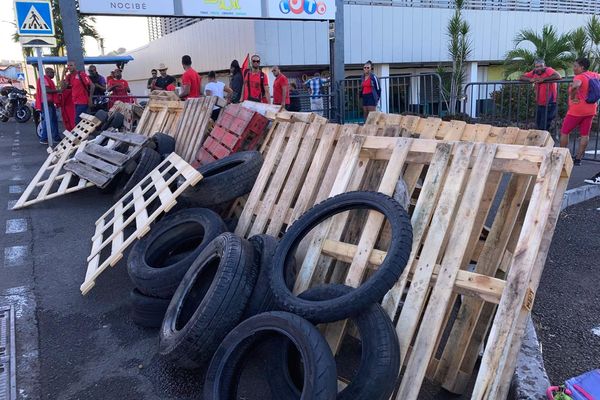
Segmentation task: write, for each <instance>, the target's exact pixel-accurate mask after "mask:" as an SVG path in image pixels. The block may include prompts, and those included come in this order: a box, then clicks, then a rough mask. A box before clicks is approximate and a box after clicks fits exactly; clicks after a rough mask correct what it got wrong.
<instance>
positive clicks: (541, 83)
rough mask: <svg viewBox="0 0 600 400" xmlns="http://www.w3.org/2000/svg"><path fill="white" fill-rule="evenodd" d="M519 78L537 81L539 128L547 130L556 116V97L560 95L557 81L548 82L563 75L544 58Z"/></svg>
mask: <svg viewBox="0 0 600 400" xmlns="http://www.w3.org/2000/svg"><path fill="white" fill-rule="evenodd" d="M519 79H520V80H522V81H527V82H532V83H535V93H536V99H537V112H536V124H537V128H538V129H540V130H543V131H547V130H548V129H550V124H551V123H552V120H554V118H555V117H556V99H557V97H558V96H557V88H556V86H557V85H556V83H547V82H552V81H558V80H560V79H561V76H560V75H559V74H558V72H556V71H555V70H554V69H552V68H550V67H546V63H545V62H544V60H542V59H538V60H535V62H534V68H533V70H531V71H529V72H527V73H525V74H523V75H522V76H521V78H519Z"/></svg>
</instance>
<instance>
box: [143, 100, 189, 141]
mask: <svg viewBox="0 0 600 400" xmlns="http://www.w3.org/2000/svg"><path fill="white" fill-rule="evenodd" d="M153 93H154V92H153ZM182 113H183V101H181V100H179V99H171V97H165V99H163V97H153V96H150V100H149V101H148V104H147V105H146V107H145V108H144V113H143V114H142V117H141V118H140V121H139V122H138V125H137V128H136V129H135V133H139V134H141V135H146V136H152V135H154V134H155V133H156V132H162V133H166V134H168V135H171V136H173V134H174V133H175V131H176V129H177V127H178V124H179V119H180V118H181V114H182Z"/></svg>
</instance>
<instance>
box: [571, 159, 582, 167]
mask: <svg viewBox="0 0 600 400" xmlns="http://www.w3.org/2000/svg"><path fill="white" fill-rule="evenodd" d="M573 165H576V166H580V165H581V158H575V159H574V160H573Z"/></svg>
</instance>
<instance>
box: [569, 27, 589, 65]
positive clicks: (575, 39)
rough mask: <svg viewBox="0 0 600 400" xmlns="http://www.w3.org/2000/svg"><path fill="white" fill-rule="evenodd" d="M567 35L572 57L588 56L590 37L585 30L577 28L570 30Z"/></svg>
mask: <svg viewBox="0 0 600 400" xmlns="http://www.w3.org/2000/svg"><path fill="white" fill-rule="evenodd" d="M569 36H570V43H569V44H570V46H571V51H572V53H573V57H575V58H579V57H589V43H590V39H589V36H588V33H587V32H586V30H585V29H584V28H583V27H580V28H577V29H575V30H574V31H571V33H570V34H569Z"/></svg>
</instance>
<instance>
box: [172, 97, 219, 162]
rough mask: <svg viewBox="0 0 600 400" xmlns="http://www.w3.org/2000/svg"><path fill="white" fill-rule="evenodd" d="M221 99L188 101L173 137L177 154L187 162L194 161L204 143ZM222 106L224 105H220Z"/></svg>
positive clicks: (203, 98)
mask: <svg viewBox="0 0 600 400" xmlns="http://www.w3.org/2000/svg"><path fill="white" fill-rule="evenodd" d="M218 100H219V98H218V97H216V96H208V97H204V96H203V97H199V98H196V99H188V100H186V101H185V103H184V106H183V113H182V115H181V118H180V120H179V125H178V126H177V129H175V131H174V132H173V134H172V135H171V136H173V137H174V138H175V153H177V154H179V155H180V156H181V157H182V158H183V159H184V160H185V161H187V162H189V163H191V162H192V161H194V158H195V156H196V154H197V153H198V150H199V149H200V145H201V144H202V142H204V139H205V138H206V136H207V134H208V130H209V128H210V126H211V125H210V121H211V119H210V116H211V114H212V111H213V108H214V106H215V105H217V102H218ZM219 104H222V103H219Z"/></svg>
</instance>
